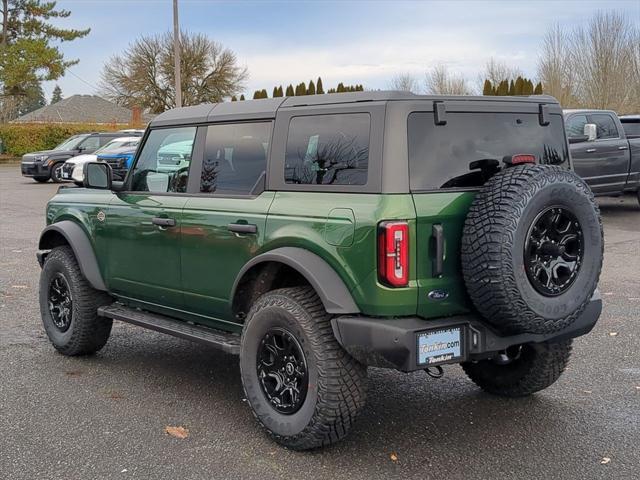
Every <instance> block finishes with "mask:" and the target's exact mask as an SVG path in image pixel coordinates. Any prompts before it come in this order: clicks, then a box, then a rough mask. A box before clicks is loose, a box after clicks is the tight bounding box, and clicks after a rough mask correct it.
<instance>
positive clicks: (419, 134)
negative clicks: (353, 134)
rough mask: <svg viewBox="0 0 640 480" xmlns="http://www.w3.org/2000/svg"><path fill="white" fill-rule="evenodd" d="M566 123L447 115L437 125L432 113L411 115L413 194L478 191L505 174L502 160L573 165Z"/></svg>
mask: <svg viewBox="0 0 640 480" xmlns="http://www.w3.org/2000/svg"><path fill="white" fill-rule="evenodd" d="M562 123H563V119H562V117H561V116H560V115H551V116H550V124H549V125H548V126H541V125H540V123H539V119H538V115H537V114H530V113H528V114H524V113H523V114H517V113H455V112H447V123H446V124H445V125H435V124H434V121H433V112H419V113H418V112H416V113H412V114H411V115H409V123H408V135H409V138H408V141H409V178H410V185H411V189H412V190H432V189H438V188H465V187H477V186H480V185H482V184H484V182H485V181H486V179H487V178H489V177H490V176H491V175H492V174H493V173H495V172H496V171H497V170H499V169H500V168H502V166H503V165H504V164H503V161H502V160H503V158H504V157H505V156H512V155H516V154H519V153H523V154H532V155H535V156H536V157H537V159H538V161H539V162H540V163H543V164H554V165H559V164H564V163H565V162H567V161H568V159H569V154H568V149H567V144H566V139H565V136H564V135H565V134H564V129H563V125H562Z"/></svg>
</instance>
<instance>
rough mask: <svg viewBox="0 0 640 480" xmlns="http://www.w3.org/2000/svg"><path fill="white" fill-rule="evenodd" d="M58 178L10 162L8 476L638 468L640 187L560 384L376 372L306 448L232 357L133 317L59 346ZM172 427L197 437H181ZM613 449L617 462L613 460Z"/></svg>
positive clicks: (0, 446)
mask: <svg viewBox="0 0 640 480" xmlns="http://www.w3.org/2000/svg"><path fill="white" fill-rule="evenodd" d="M56 188H57V187H56V186H54V185H52V184H46V185H39V184H36V183H35V182H32V181H30V180H26V179H23V178H22V177H20V175H19V173H18V169H17V167H16V166H0V477H1V478H6V479H65V480H66V479H91V478H100V479H107V478H114V479H128V478H136V479H146V478H179V479H200V478H203V479H204V478H242V479H252V478H256V479H261V480H264V479H276V478H286V479H296V478H304V479H305V480H309V479H315V478H350V479H359V478H362V479H376V478H380V479H388V478H420V479H426V478H442V479H471V478H501V479H509V478H513V479H521V478H553V479H554V480H559V479H565V478H566V479H576V478H578V479H579V478H590V479H591V478H616V479H631V478H636V479H637V478H638V476H639V475H640V448H639V447H638V445H640V413H639V411H640V353H639V348H640V254H639V253H640V207H639V206H638V203H637V202H636V201H635V199H633V198H626V199H624V200H623V199H604V200H601V201H600V204H601V208H602V213H603V217H604V222H605V230H606V265H605V270H604V273H603V277H602V282H601V289H602V292H603V293H604V298H605V301H606V307H605V311H604V315H603V317H602V318H601V320H600V322H599V324H598V325H597V327H596V328H595V330H594V331H593V332H592V333H591V335H589V336H587V337H583V338H580V339H578V340H577V341H576V342H575V354H574V357H573V360H572V362H571V363H570V367H569V370H568V371H567V372H566V374H565V375H564V376H563V377H562V378H561V379H560V381H558V382H557V383H556V384H555V385H554V386H552V387H551V388H549V389H548V390H546V391H544V392H542V393H539V394H537V395H535V396H533V397H531V398H527V399H519V400H505V399H498V398H494V397H491V396H489V395H487V394H484V393H482V392H480V391H479V390H478V389H477V388H476V387H475V386H474V385H473V384H471V382H470V381H468V380H467V379H466V378H465V377H464V375H463V374H462V372H461V370H460V368H459V367H457V366H449V367H446V369H445V373H446V375H445V377H444V378H443V379H441V380H432V379H430V378H429V377H428V376H427V375H426V374H424V373H423V372H419V373H414V374H410V375H405V374H402V373H398V372H390V371H384V370H377V369H371V370H370V375H369V377H370V380H369V401H368V405H367V407H366V409H365V410H364V412H363V415H362V417H361V419H360V421H359V423H358V424H357V425H356V427H355V428H354V430H353V431H352V433H351V435H350V436H349V437H348V438H347V439H346V440H345V441H343V442H342V443H340V444H338V445H336V446H334V447H331V448H327V449H324V450H321V451H317V452H312V453H296V452H291V451H287V450H285V449H282V448H280V447H278V446H276V445H275V444H273V443H271V442H270V441H269V440H268V439H267V438H266V436H265V435H264V434H263V433H262V432H261V430H260V428H259V427H258V426H257V425H256V423H255V422H254V420H253V417H252V415H251V413H250V411H249V407H248V406H247V404H246V402H245V401H244V399H243V395H242V388H241V385H240V380H239V370H238V362H237V359H236V358H235V357H232V356H228V355H225V354H221V353H219V352H217V351H215V350H212V349H210V348H207V347H204V346H199V345H195V344H191V343H188V342H186V341H181V340H178V339H174V338H171V337H167V336H163V335H161V334H156V333H153V332H148V331H145V330H142V329H137V328H136V327H132V326H128V325H123V324H116V325H115V326H114V331H113V334H112V336H111V339H110V341H109V343H108V344H107V346H106V347H105V348H104V349H103V350H102V351H101V352H100V353H99V354H98V355H95V356H93V357H90V358H66V357H63V356H62V355H59V354H57V353H55V351H54V350H53V348H52V347H51V346H50V345H49V343H48V341H47V339H46V337H45V336H44V333H43V330H42V327H41V324H40V315H39V313H38V304H37V300H36V293H37V282H38V274H39V268H38V266H37V264H36V261H35V251H36V241H37V237H38V233H39V232H40V230H41V228H42V227H43V224H44V216H43V213H44V206H45V203H46V201H47V199H48V198H50V197H51V196H52V195H53V193H54V192H55V190H56ZM612 332H616V333H617V335H615V336H612V335H611V333H612ZM167 425H181V426H185V427H186V428H188V429H189V432H190V435H189V437H188V438H187V439H185V440H179V439H176V438H172V437H169V436H167V435H166V434H165V433H164V432H163V430H164V428H165V426H167ZM392 453H396V454H397V458H398V459H397V461H392V460H391V459H390V455H391V454H392ZM604 457H607V458H609V459H610V461H609V463H607V464H601V461H602V459H603V458H604Z"/></svg>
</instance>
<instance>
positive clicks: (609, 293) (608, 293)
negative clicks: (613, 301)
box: [603, 292, 613, 295]
mask: <svg viewBox="0 0 640 480" xmlns="http://www.w3.org/2000/svg"><path fill="white" fill-rule="evenodd" d="M603 295H613V292H604V294H603Z"/></svg>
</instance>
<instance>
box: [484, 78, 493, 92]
mask: <svg viewBox="0 0 640 480" xmlns="http://www.w3.org/2000/svg"><path fill="white" fill-rule="evenodd" d="M482 95H494V90H493V85H491V81H490V80H489V79H488V78H487V79H486V80H485V81H484V86H483V87H482Z"/></svg>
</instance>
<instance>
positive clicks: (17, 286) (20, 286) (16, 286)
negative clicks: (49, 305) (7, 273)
mask: <svg viewBox="0 0 640 480" xmlns="http://www.w3.org/2000/svg"><path fill="white" fill-rule="evenodd" d="M11 287H13V288H29V287H27V286H26V285H11Z"/></svg>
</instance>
